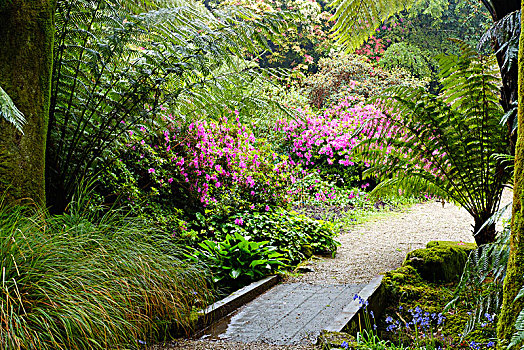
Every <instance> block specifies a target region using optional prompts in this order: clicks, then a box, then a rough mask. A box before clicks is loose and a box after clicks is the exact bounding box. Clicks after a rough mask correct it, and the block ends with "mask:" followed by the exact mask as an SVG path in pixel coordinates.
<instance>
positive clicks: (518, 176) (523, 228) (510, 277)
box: [497, 0, 524, 345]
mask: <svg viewBox="0 0 524 350" xmlns="http://www.w3.org/2000/svg"><path fill="white" fill-rule="evenodd" d="M522 4H523V5H524V0H522ZM521 22H522V19H521ZM518 69H519V94H518V95H519V107H518V121H519V128H518V138H517V148H516V152H515V178H514V188H513V217H512V220H511V243H510V244H511V248H510V256H509V261H508V269H507V275H506V278H505V279H504V298H503V303H502V309H501V313H500V317H499V320H498V325H497V336H498V338H499V339H500V340H501V344H502V345H503V344H505V343H506V342H508V341H509V339H511V336H512V335H513V332H514V331H515V327H514V324H515V320H516V318H517V315H518V314H519V312H520V310H522V307H523V306H524V300H523V299H521V300H519V301H518V302H515V297H516V295H517V293H518V292H519V290H520V288H521V287H522V283H523V276H524V241H523V238H524V212H523V209H524V206H523V204H524V33H521V36H520V45H519V67H518Z"/></svg>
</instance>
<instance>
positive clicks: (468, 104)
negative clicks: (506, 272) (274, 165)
mask: <svg viewBox="0 0 524 350" xmlns="http://www.w3.org/2000/svg"><path fill="white" fill-rule="evenodd" d="M461 51H462V53H461V56H442V57H440V59H439V60H440V66H441V72H440V74H441V83H442V86H443V89H442V93H441V95H440V96H435V95H432V94H429V93H427V92H426V91H425V90H424V89H422V88H418V89H413V88H409V87H398V88H393V89H389V90H387V91H386V93H385V94H384V96H382V97H381V99H380V100H377V103H378V104H379V105H380V106H381V108H382V110H383V111H386V113H385V114H384V116H383V117H382V118H381V119H376V120H373V121H372V122H370V124H369V125H368V126H367V131H366V132H367V133H368V135H369V136H370V138H369V139H368V140H367V141H365V142H364V143H363V144H362V145H361V146H360V147H359V150H360V152H361V153H362V156H363V157H364V158H366V159H368V161H369V162H370V163H371V165H372V167H371V168H370V169H369V170H368V173H372V174H374V175H375V176H377V177H379V178H380V179H381V180H387V179H391V178H394V179H395V180H389V181H388V182H386V183H385V184H384V185H382V186H379V187H378V188H377V189H376V190H375V193H376V194H379V193H380V192H381V191H384V190H385V189H386V188H387V185H392V186H393V187H394V188H395V189H398V188H399V187H400V188H408V187H409V188H410V189H411V190H414V189H415V188H418V189H419V190H421V191H434V192H435V193H438V194H439V195H441V196H442V197H444V198H445V199H446V200H448V201H452V202H455V203H458V204H460V205H461V206H462V207H464V208H465V209H466V210H467V211H468V212H469V213H470V214H471V215H472V216H473V218H474V220H475V227H474V231H475V233H476V236H475V239H476V240H477V242H478V243H479V244H483V243H487V242H489V241H492V240H493V238H494V226H490V227H489V228H486V229H484V230H483V232H481V233H478V231H479V229H480V228H481V226H482V225H483V223H484V222H485V221H486V220H487V219H488V218H490V217H491V215H492V214H493V213H494V212H495V211H496V210H497V209H498V205H499V202H500V196H501V193H502V185H504V184H505V183H506V182H507V181H509V175H508V173H506V172H504V167H503V166H502V165H501V164H500V162H498V161H497V160H496V159H495V157H493V155H494V154H504V153H507V147H508V146H507V140H506V138H505V130H504V127H503V126H502V125H500V124H499V122H498V120H500V117H501V116H502V109H501V108H500V106H499V104H498V87H499V84H500V78H499V76H498V74H497V71H496V69H495V67H496V62H495V61H494V58H493V57H492V56H483V55H479V54H477V53H476V52H475V51H474V50H472V49H471V48H470V47H468V46H466V45H465V44H461ZM388 190H391V189H388Z"/></svg>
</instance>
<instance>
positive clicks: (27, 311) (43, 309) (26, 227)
mask: <svg viewBox="0 0 524 350" xmlns="http://www.w3.org/2000/svg"><path fill="white" fill-rule="evenodd" d="M85 204H86V203H82V204H81V205H78V206H77V207H76V208H73V209H71V211H70V212H69V213H68V214H64V215H60V216H54V217H51V216H48V215H47V214H46V213H45V212H43V211H32V212H29V211H28V210H27V209H23V210H22V209H20V208H15V209H6V208H2V209H0V235H1V240H0V259H1V263H2V284H1V286H0V290H1V293H0V319H1V320H2V321H1V322H0V342H1V344H0V348H2V349H109V348H122V347H125V348H137V347H139V343H140V342H144V341H146V340H148V339H155V338H159V337H161V336H162V335H164V334H165V333H166V332H169V331H171V330H173V327H174V325H177V326H179V327H188V326H190V313H191V311H192V309H193V308H194V307H200V306H201V305H199V303H200V301H201V300H204V299H207V296H208V293H207V292H206V291H207V289H206V281H205V279H204V277H203V274H202V273H201V272H200V271H199V270H198V269H196V268H194V267H192V266H190V265H188V264H186V263H184V262H182V260H180V259H178V258H177V257H176V256H175V255H174V252H175V251H176V248H175V247H171V248H170V249H169V248H168V247H158V246H154V245H152V244H150V243H146V242H145V241H144V239H143V238H142V233H141V232H142V231H145V227H143V226H142V225H140V224H139V223H137V222H136V221H133V220H130V219H126V218H123V217H121V216H119V215H118V213H116V214H114V213H113V214H103V213H101V212H99V211H93V212H87V211H83V210H84V209H83V208H87V207H88V206H87V205H85Z"/></svg>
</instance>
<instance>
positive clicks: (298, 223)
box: [186, 208, 340, 264]
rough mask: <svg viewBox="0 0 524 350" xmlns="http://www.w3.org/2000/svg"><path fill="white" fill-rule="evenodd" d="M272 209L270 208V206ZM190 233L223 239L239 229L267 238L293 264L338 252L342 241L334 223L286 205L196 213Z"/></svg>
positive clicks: (242, 231) (243, 233)
mask: <svg viewBox="0 0 524 350" xmlns="http://www.w3.org/2000/svg"><path fill="white" fill-rule="evenodd" d="M268 209H269V208H268ZM197 218H198V219H197V222H194V223H193V224H192V226H190V229H189V230H188V232H189V233H187V234H186V235H187V236H192V237H195V236H207V237H209V238H210V239H218V240H222V239H224V238H225V236H226V235H228V234H235V233H239V234H241V235H243V236H246V237H247V236H249V237H251V239H252V240H253V241H256V242H261V241H268V242H269V244H270V245H272V246H275V247H277V249H278V252H279V253H282V254H284V256H285V257H286V258H287V259H288V260H289V263H290V264H296V263H298V262H300V261H301V260H303V259H304V258H305V257H308V255H310V254H309V253H310V251H311V250H312V252H313V253H326V252H329V253H331V254H333V255H334V254H335V252H336V250H337V247H338V246H339V245H340V243H338V242H337V241H335V240H334V238H333V237H334V236H335V226H334V225H333V224H332V223H329V222H326V221H321V220H314V219H310V218H308V217H306V216H304V215H300V214H297V213H296V212H293V211H286V210H283V209H278V208H277V209H272V210H268V211H263V212H248V211H245V212H239V213H237V214H236V215H233V216H230V217H221V216H217V215H213V216H210V217H208V218H205V217H204V216H203V215H197Z"/></svg>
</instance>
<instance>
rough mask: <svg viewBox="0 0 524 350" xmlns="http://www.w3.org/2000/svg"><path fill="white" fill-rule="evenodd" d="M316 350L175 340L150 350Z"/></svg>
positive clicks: (311, 348) (286, 346)
mask: <svg viewBox="0 0 524 350" xmlns="http://www.w3.org/2000/svg"><path fill="white" fill-rule="evenodd" d="M175 349H176V350H178V349H180V350H182V349H185V350H189V349H191V350H314V349H315V350H316V349H318V348H316V347H315V346H295V345H269V344H264V343H251V344H244V343H237V342H225V341H203V340H177V341H173V342H171V343H169V344H166V345H164V346H160V345H158V346H154V347H152V348H151V350H175Z"/></svg>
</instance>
